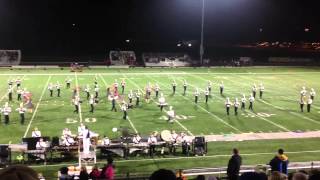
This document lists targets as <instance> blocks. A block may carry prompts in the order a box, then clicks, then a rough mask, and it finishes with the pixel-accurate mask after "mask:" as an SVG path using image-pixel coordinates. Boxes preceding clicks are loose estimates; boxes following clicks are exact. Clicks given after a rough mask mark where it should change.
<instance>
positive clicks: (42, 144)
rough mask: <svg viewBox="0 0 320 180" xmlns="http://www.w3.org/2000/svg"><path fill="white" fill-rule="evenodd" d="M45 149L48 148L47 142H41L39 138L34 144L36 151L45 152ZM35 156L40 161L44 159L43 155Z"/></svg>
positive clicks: (41, 139)
mask: <svg viewBox="0 0 320 180" xmlns="http://www.w3.org/2000/svg"><path fill="white" fill-rule="evenodd" d="M47 147H48V144H47V142H45V141H43V138H40V139H39V141H38V142H37V144H36V149H37V150H42V151H45V150H46V148H47ZM36 156H37V157H39V158H40V159H44V158H45V156H44V154H37V155H36Z"/></svg>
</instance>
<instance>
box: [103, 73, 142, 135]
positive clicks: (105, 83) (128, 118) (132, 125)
mask: <svg viewBox="0 0 320 180" xmlns="http://www.w3.org/2000/svg"><path fill="white" fill-rule="evenodd" d="M99 77H100V78H101V80H102V82H103V83H104V85H105V87H108V84H107V82H106V81H105V80H104V78H103V77H102V75H101V74H99ZM107 98H108V97H107ZM117 104H118V105H119V106H120V104H119V103H117ZM120 108H121V106H120ZM127 120H128V121H129V123H130V125H131V127H132V129H133V130H134V132H135V133H138V130H137V129H136V127H135V126H134V124H133V123H132V121H131V119H130V117H129V116H127Z"/></svg>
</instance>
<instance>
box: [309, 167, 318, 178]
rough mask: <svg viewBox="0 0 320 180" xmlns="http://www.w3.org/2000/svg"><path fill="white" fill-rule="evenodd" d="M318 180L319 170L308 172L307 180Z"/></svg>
mask: <svg viewBox="0 0 320 180" xmlns="http://www.w3.org/2000/svg"><path fill="white" fill-rule="evenodd" d="M319 179H320V170H319V169H314V170H312V171H311V172H310V175H309V180H319Z"/></svg>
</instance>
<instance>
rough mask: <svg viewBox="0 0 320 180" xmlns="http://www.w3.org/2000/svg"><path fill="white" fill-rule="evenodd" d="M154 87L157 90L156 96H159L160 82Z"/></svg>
mask: <svg viewBox="0 0 320 180" xmlns="http://www.w3.org/2000/svg"><path fill="white" fill-rule="evenodd" d="M154 89H155V91H156V98H158V95H159V91H160V87H159V85H158V83H156V85H155V87H154Z"/></svg>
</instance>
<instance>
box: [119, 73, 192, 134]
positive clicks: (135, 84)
mask: <svg viewBox="0 0 320 180" xmlns="http://www.w3.org/2000/svg"><path fill="white" fill-rule="evenodd" d="M123 76H124V77H125V78H126V79H128V80H129V81H130V82H131V83H132V84H133V85H134V86H136V88H138V90H139V91H141V92H142V94H145V93H144V92H143V91H142V90H141V88H140V86H139V85H138V84H137V83H136V82H134V81H133V80H131V79H130V78H127V76H126V75H123ZM151 101H152V102H154V103H155V101H154V100H153V99H151ZM164 111H165V112H167V111H166V110H164ZM174 121H175V122H177V123H178V124H179V126H180V127H182V129H184V130H185V131H187V132H188V133H189V134H190V135H191V136H194V135H193V134H192V132H191V131H189V130H188V129H187V128H186V127H185V126H184V125H182V124H181V123H180V122H179V121H178V120H176V119H174Z"/></svg>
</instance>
